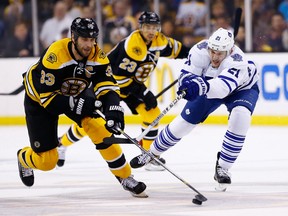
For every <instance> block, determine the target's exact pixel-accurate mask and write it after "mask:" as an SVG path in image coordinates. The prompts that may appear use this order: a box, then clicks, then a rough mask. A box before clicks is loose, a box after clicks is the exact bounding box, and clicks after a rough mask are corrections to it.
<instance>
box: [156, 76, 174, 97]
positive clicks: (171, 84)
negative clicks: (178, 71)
mask: <svg viewBox="0 0 288 216" xmlns="http://www.w3.org/2000/svg"><path fill="white" fill-rule="evenodd" d="M177 82H178V79H176V80H174V81H173V82H172V83H170V85H168V86H167V87H166V88H164V89H163V90H162V91H161V92H159V93H158V94H157V95H155V97H156V98H158V97H160V96H161V95H162V94H164V93H165V92H166V91H167V90H168V89H170V88H171V87H172V86H174V85H175V84H176V83H177Z"/></svg>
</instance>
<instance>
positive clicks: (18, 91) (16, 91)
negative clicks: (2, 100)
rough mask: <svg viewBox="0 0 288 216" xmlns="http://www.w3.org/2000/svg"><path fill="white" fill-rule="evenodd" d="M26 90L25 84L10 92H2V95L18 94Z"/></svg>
mask: <svg viewBox="0 0 288 216" xmlns="http://www.w3.org/2000/svg"><path fill="white" fill-rule="evenodd" d="M23 90H24V85H21V86H19V87H18V88H17V89H15V90H14V91H12V92H10V93H0V95H17V94H19V93H20V92H22V91H23Z"/></svg>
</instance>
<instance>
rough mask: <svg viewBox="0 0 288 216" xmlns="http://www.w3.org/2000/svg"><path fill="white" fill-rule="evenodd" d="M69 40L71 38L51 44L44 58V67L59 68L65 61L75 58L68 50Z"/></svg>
mask: <svg viewBox="0 0 288 216" xmlns="http://www.w3.org/2000/svg"><path fill="white" fill-rule="evenodd" d="M69 41H70V39H69V38H65V39H62V40H59V41H56V42H54V43H52V44H51V45H50V47H49V48H48V49H47V51H46V53H45V54H44V56H43V59H42V64H43V65H44V67H46V68H49V69H58V68H61V66H62V64H63V63H65V62H70V61H71V60H73V59H72V57H71V55H70V54H69V50H68V43H69Z"/></svg>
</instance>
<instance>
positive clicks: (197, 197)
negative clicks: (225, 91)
mask: <svg viewBox="0 0 288 216" xmlns="http://www.w3.org/2000/svg"><path fill="white" fill-rule="evenodd" d="M184 95H185V92H183V93H182V94H180V95H178V97H177V98H178V100H176V99H177V98H176V99H175V100H174V101H179V100H180V99H181V98H182V97H184ZM174 104H175V103H174ZM174 104H173V105H172V106H171V107H173V106H174ZM171 107H170V108H171ZM167 108H168V107H167ZM167 108H166V109H167ZM170 108H169V109H170ZM166 109H165V110H166ZM169 109H168V110H169ZM95 111H96V113H97V114H98V115H99V116H100V117H101V118H103V119H104V120H106V119H105V115H104V114H103V113H102V112H101V111H100V110H95ZM167 112H168V111H167ZM163 115H165V114H163ZM160 116H161V115H160ZM160 118H162V116H161V117H160ZM160 118H159V119H160ZM157 119H158V118H156V119H155V120H154V122H155V121H156V120H157ZM159 119H158V121H159ZM152 124H153V123H152ZM152 124H151V125H152ZM116 130H118V131H119V132H120V133H121V134H122V135H123V136H125V137H126V138H127V139H129V140H130V142H132V143H133V144H135V145H136V146H137V147H138V148H140V149H141V151H142V152H144V153H145V154H148V155H149V156H150V157H151V158H152V159H153V160H154V161H156V162H157V163H158V164H159V165H160V166H162V167H164V169H166V170H167V171H168V172H170V173H171V174H172V175H173V176H175V177H176V178H178V179H179V180H180V181H182V182H183V183H184V184H185V185H186V186H188V187H189V188H190V189H192V190H193V191H194V192H196V193H197V195H196V197H195V198H196V199H197V200H199V201H201V202H205V201H207V198H206V197H205V196H204V195H203V194H201V193H200V192H199V191H198V190H196V189H195V188H194V187H193V186H192V185H190V184H189V183H188V182H186V181H185V180H184V179H182V178H181V177H179V176H178V175H176V174H175V173H174V172H172V171H171V170H170V169H169V168H168V167H167V166H166V165H165V164H163V163H162V162H161V161H160V160H159V159H158V158H157V157H156V156H155V155H154V154H152V153H151V152H149V151H147V150H145V149H144V148H143V147H142V146H141V145H140V144H139V142H138V141H137V139H138V138H137V139H133V138H132V137H131V136H129V135H128V134H127V133H125V132H124V131H123V130H121V129H120V128H119V127H116ZM145 131H146V130H145ZM145 131H144V132H145ZM142 134H143V133H142ZM142 134H141V135H142ZM141 135H140V136H141ZM143 136H145V135H143Z"/></svg>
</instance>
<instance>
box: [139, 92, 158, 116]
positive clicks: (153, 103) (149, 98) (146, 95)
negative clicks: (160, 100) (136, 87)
mask: <svg viewBox="0 0 288 216" xmlns="http://www.w3.org/2000/svg"><path fill="white" fill-rule="evenodd" d="M142 100H143V102H144V103H145V106H146V107H145V109H146V110H147V111H149V110H150V109H152V108H155V107H157V99H156V97H155V96H154V94H153V93H152V92H151V91H149V90H148V89H146V90H145V91H144V92H143V97H142Z"/></svg>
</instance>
